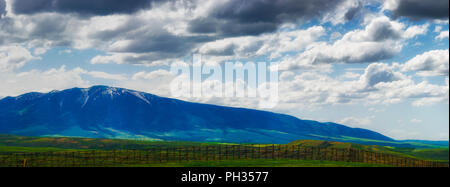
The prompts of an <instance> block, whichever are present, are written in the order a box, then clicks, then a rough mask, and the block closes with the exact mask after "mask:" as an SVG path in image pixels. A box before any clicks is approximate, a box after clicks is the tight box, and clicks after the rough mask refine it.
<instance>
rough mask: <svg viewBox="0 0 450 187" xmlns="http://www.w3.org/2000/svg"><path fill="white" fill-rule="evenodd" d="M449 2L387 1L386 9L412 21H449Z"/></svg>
mask: <svg viewBox="0 0 450 187" xmlns="http://www.w3.org/2000/svg"><path fill="white" fill-rule="evenodd" d="M448 7H449V1H448V0H433V1H423V0H386V1H385V3H384V9H387V10H390V11H392V13H393V14H394V15H395V16H405V17H409V18H412V19H425V18H426V19H445V18H447V19H448V15H449V11H448Z"/></svg>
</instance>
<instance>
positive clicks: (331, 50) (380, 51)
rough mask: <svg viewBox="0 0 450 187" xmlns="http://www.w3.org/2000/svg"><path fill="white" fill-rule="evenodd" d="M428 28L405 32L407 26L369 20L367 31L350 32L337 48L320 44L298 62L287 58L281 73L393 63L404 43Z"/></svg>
mask: <svg viewBox="0 0 450 187" xmlns="http://www.w3.org/2000/svg"><path fill="white" fill-rule="evenodd" d="M427 30H428V24H424V25H421V26H411V27H408V28H407V29H405V25H404V24H403V23H400V22H397V21H391V20H389V18H387V17H385V16H381V17H375V18H370V19H367V20H366V27H365V28H364V29H357V30H354V31H350V32H347V33H346V34H345V35H344V36H343V37H342V38H341V39H340V40H337V41H336V42H334V43H333V44H328V43H326V42H316V43H313V44H310V45H309V46H308V47H307V48H306V50H305V51H304V52H303V53H300V54H298V55H296V56H295V57H294V58H292V57H291V58H285V59H284V60H282V62H281V64H280V69H281V70H289V69H300V68H304V67H308V66H312V65H315V64H323V63H366V62H376V61H380V60H384V59H389V58H392V57H394V56H395V55H397V54H398V53H399V52H400V51H401V49H402V48H403V46H404V41H405V40H407V39H410V38H413V37H415V36H418V35H422V34H425V33H426V32H427Z"/></svg>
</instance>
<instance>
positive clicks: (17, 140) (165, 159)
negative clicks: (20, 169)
mask: <svg viewBox="0 0 450 187" xmlns="http://www.w3.org/2000/svg"><path fill="white" fill-rule="evenodd" d="M448 158H449V152H448V148H443V147H439V148H429V149H424V148H395V147H387V146H379V145H360V144H354V143H344V142H331V141H321V140H298V141H294V142H291V143H289V144H284V145H280V144H230V143H217V142H168V141H138V140H118V139H92V138H66V137H58V138H49V137H24V136H13V135H0V166H28V167H30V166H31V167H42V166H46V167H47V166H49V167H110V166H133V167H140V166H145V167H197V166H202V167H226V166H228V167H376V166H382V167H383V166H401V167H422V166H438V165H439V166H443V165H447V166H448V160H449V159H448Z"/></svg>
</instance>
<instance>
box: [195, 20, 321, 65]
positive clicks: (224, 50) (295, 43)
mask: <svg viewBox="0 0 450 187" xmlns="http://www.w3.org/2000/svg"><path fill="white" fill-rule="evenodd" d="M324 34H325V29H324V28H323V27H321V26H312V27H309V28H307V29H304V30H303V29H298V30H287V31H286V30H284V31H277V32H275V33H271V34H263V35H260V36H258V37H256V36H241V37H231V38H226V39H222V40H216V41H213V42H208V43H205V44H203V45H202V46H201V47H199V52H200V53H202V54H205V55H211V56H229V57H232V58H244V57H253V56H263V55H269V56H270V58H276V57H280V56H281V55H282V54H283V53H286V52H294V51H301V50H303V49H304V48H305V47H306V46H307V45H309V44H310V43H312V42H314V41H316V40H317V39H318V38H319V37H321V36H323V35H324Z"/></svg>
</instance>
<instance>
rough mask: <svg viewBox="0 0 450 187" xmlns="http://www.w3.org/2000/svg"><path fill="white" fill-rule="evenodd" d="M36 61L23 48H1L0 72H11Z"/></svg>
mask: <svg viewBox="0 0 450 187" xmlns="http://www.w3.org/2000/svg"><path fill="white" fill-rule="evenodd" d="M33 59H36V58H35V57H33V56H32V55H31V54H30V52H29V51H28V50H27V49H25V48H23V47H21V46H0V72H5V71H11V70H15V69H18V68H20V67H22V66H24V65H25V64H26V63H27V62H29V61H31V60H33Z"/></svg>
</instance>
